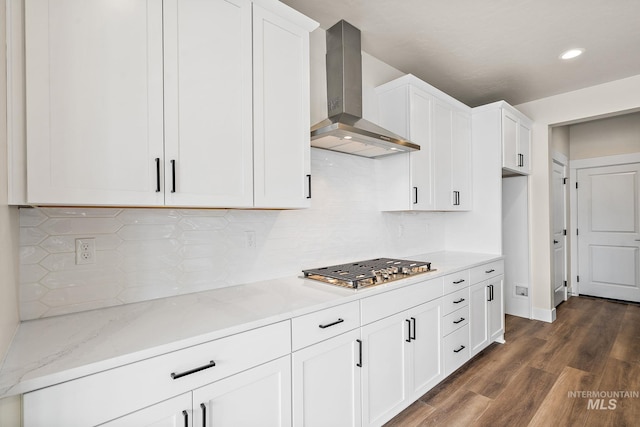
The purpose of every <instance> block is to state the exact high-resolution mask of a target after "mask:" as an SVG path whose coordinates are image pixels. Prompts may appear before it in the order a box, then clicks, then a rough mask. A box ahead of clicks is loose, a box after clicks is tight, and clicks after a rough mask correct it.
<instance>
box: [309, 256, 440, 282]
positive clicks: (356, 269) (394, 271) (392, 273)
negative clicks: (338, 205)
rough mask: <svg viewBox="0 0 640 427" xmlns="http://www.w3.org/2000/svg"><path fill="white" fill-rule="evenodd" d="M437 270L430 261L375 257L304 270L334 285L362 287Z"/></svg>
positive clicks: (311, 277)
mask: <svg viewBox="0 0 640 427" xmlns="http://www.w3.org/2000/svg"><path fill="white" fill-rule="evenodd" d="M430 271H435V270H432V269H431V263H430V262H424V261H410V260H402V259H392V258H375V259H369V260H366V261H358V262H352V263H348V264H339V265H332V266H329V267H322V268H315V269H310V270H303V273H304V276H305V277H308V278H310V279H315V280H320V281H322V282H326V283H330V284H333V285H338V286H344V287H348V288H362V287H366V286H372V285H378V284H382V283H387V282H391V281H393V280H400V279H404V278H405V277H408V276H412V275H415V274H420V273H427V272H430Z"/></svg>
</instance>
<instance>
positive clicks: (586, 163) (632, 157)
mask: <svg viewBox="0 0 640 427" xmlns="http://www.w3.org/2000/svg"><path fill="white" fill-rule="evenodd" d="M631 163H640V153H629V154H617V155H614V156H605V157H593V158H590V159H578V160H571V161H570V162H569V168H570V175H569V185H571V192H570V203H569V205H570V209H569V210H570V222H569V228H567V234H569V235H570V238H569V240H570V248H576V249H577V248H578V236H577V235H576V227H577V226H578V191H577V189H576V185H575V183H576V182H577V181H578V170H579V169H587V168H597V167H602V166H619V165H628V164H631ZM569 256H570V259H571V275H570V276H568V277H569V280H567V284H568V286H569V288H568V290H569V291H570V292H571V295H572V296H578V295H580V283H578V281H577V271H578V251H577V250H575V251H574V250H571V251H570V253H569Z"/></svg>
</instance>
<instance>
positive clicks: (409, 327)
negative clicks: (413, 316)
mask: <svg viewBox="0 0 640 427" xmlns="http://www.w3.org/2000/svg"><path fill="white" fill-rule="evenodd" d="M404 321H405V322H407V339H406V340H405V341H406V342H411V320H409V319H405V320H404Z"/></svg>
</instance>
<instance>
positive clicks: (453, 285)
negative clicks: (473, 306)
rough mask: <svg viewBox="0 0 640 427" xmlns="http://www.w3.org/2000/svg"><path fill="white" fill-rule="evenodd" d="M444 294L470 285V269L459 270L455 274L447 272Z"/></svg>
mask: <svg viewBox="0 0 640 427" xmlns="http://www.w3.org/2000/svg"><path fill="white" fill-rule="evenodd" d="M443 280H444V294H445V295H446V294H450V293H451V292H455V291H458V290H460V289H462V288H466V287H467V286H469V270H463V271H459V272H457V273H453V274H447V275H446V276H444V277H443Z"/></svg>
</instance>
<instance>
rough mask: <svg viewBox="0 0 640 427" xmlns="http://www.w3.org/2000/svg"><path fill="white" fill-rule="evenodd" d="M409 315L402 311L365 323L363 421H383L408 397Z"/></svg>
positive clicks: (393, 413) (367, 422) (363, 329)
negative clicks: (407, 353)
mask: <svg viewBox="0 0 640 427" xmlns="http://www.w3.org/2000/svg"><path fill="white" fill-rule="evenodd" d="M407 320H408V319H407V316H406V315H405V313H399V314H396V315H394V316H390V317H387V318H385V319H382V320H378V321H377V322H374V323H371V324H369V325H366V326H363V327H362V350H363V351H362V369H363V372H362V425H363V426H372V425H376V426H378V425H382V423H384V422H386V421H388V420H389V419H391V417H393V416H394V415H396V414H397V413H398V411H399V410H400V409H401V408H402V407H403V404H404V402H405V400H406V399H407V394H408V393H407V381H406V372H407V369H408V366H407V357H406V352H407V346H409V343H408V342H407V341H406V340H408V338H409V335H408V326H409V323H408V322H407Z"/></svg>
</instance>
